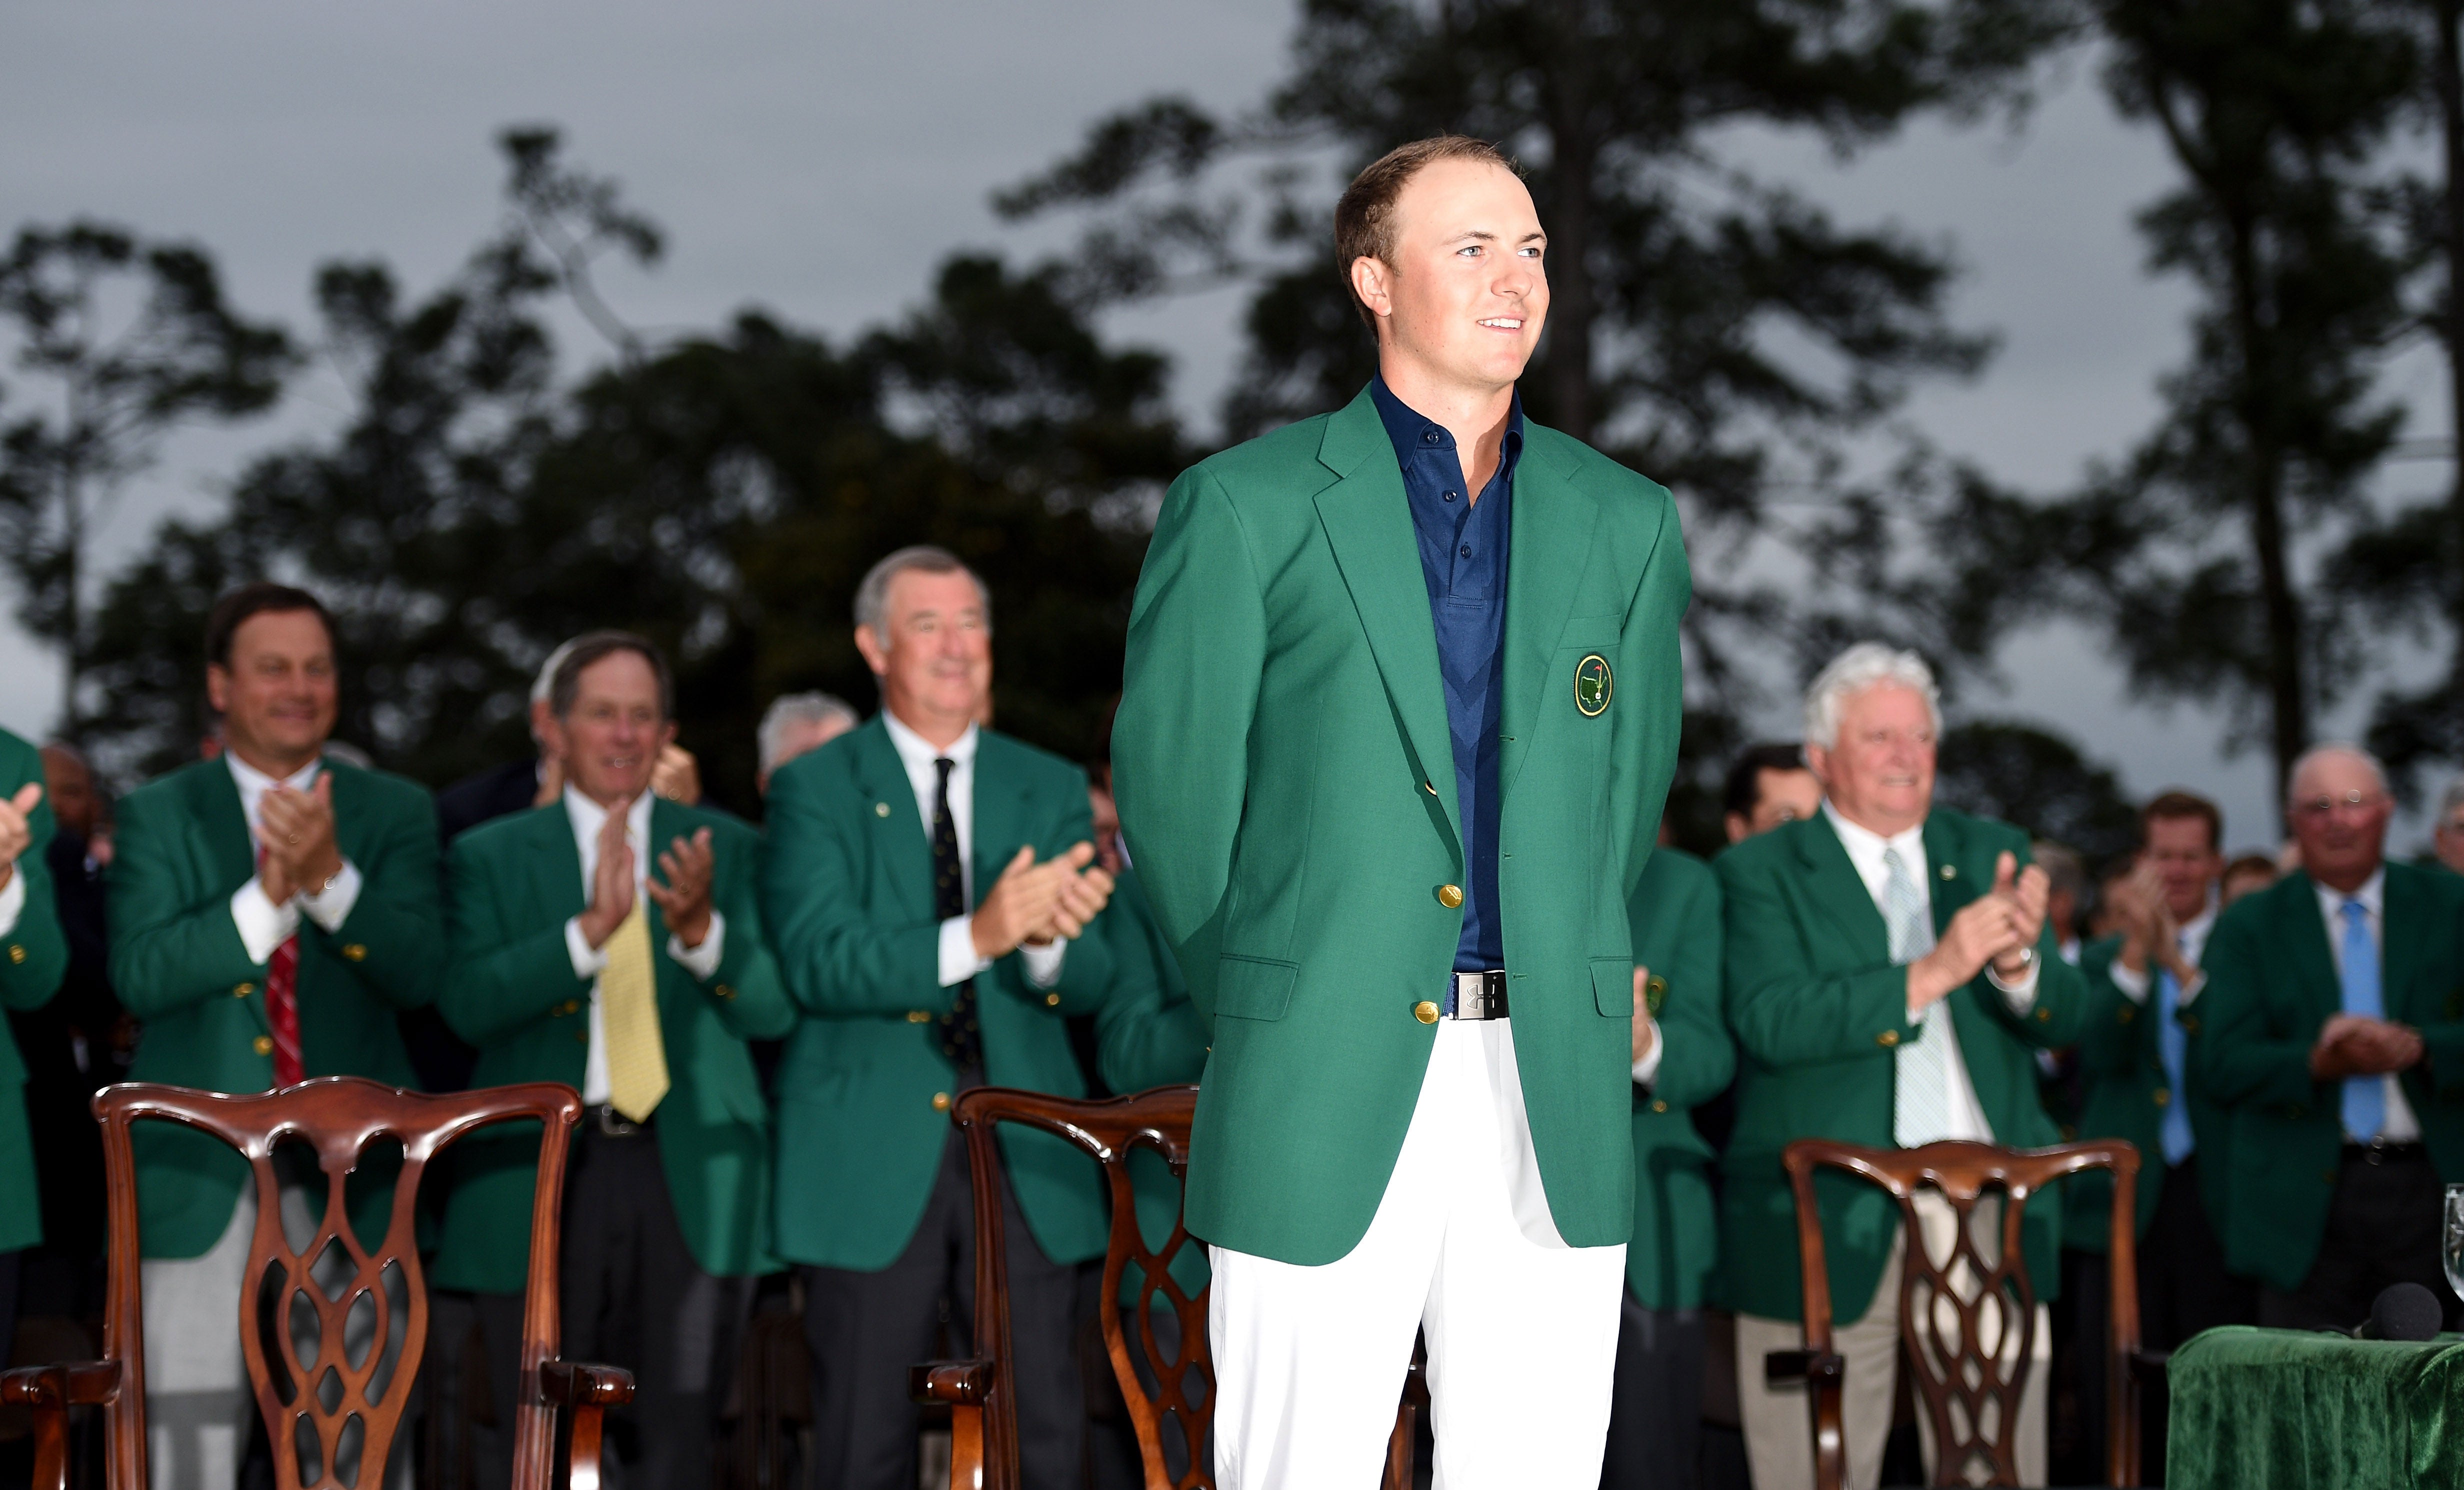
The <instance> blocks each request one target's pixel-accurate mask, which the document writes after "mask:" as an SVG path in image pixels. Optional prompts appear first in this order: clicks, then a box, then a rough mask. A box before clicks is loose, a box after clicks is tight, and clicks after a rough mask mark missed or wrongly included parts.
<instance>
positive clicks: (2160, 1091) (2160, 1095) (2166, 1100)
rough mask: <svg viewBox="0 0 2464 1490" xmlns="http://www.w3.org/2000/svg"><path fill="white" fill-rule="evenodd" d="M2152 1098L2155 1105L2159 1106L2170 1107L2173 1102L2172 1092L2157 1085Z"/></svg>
mask: <svg viewBox="0 0 2464 1490" xmlns="http://www.w3.org/2000/svg"><path fill="white" fill-rule="evenodd" d="M2154 1100H2155V1103H2156V1106H2158V1107H2171V1106H2172V1104H2173V1094H2172V1093H2171V1092H2169V1091H2167V1090H2166V1089H2165V1088H2164V1087H2162V1086H2159V1087H2157V1088H2156V1092H2155V1098H2154Z"/></svg>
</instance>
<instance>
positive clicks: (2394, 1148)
mask: <svg viewBox="0 0 2464 1490" xmlns="http://www.w3.org/2000/svg"><path fill="white" fill-rule="evenodd" d="M2344 1157H2345V1158H2347V1159H2358V1160H2360V1161H2361V1162H2362V1163H2364V1164H2395V1163H2399V1162H2401V1161H2404V1160H2407V1159H2427V1158H2429V1157H2430V1150H2429V1148H2428V1147H2427V1146H2426V1145H2423V1144H2418V1143H2409V1144H2391V1143H2388V1142H2387V1140H2386V1139H2383V1138H2373V1139H2371V1140H2370V1141H2369V1142H2368V1143H2365V1144H2362V1143H2355V1142H2354V1141H2353V1140H2351V1139H2349V1138H2347V1139H2345V1140H2344Z"/></svg>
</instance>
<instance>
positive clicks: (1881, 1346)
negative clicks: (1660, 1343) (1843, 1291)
mask: <svg viewBox="0 0 2464 1490" xmlns="http://www.w3.org/2000/svg"><path fill="white" fill-rule="evenodd" d="M1916 1209H1917V1222H1918V1224H1919V1225H1920V1226H1921V1227H1922V1228H1923V1229H1924V1232H1925V1252H1926V1255H1927V1256H1929V1257H1932V1258H1934V1259H1935V1260H1937V1261H1940V1260H1947V1258H1949V1256H1950V1253H1951V1245H1952V1238H1953V1236H1954V1235H1955V1233H1956V1231H1957V1228H1958V1225H1959V1215H1958V1213H1957V1212H1956V1211H1954V1210H1952V1209H1951V1206H1950V1202H1949V1201H1947V1200H1945V1199H1944V1198H1943V1197H1942V1195H1941V1193H1940V1192H1938V1191H1933V1190H1920V1191H1918V1192H1917V1194H1916ZM1970 1215H1971V1218H1970V1220H1969V1231H1970V1234H1971V1235H1972V1236H1973V1237H1974V1238H1975V1243H1976V1249H1977V1251H1978V1252H1979V1253H1981V1254H1982V1255H1984V1256H1986V1257H1988V1258H1991V1257H1993V1256H1995V1255H1997V1254H1999V1253H2000V1251H2001V1250H2002V1206H2001V1202H2000V1200H1999V1199H1998V1198H1997V1197H1995V1196H1992V1195H1988V1196H1986V1197H1985V1198H1984V1199H1983V1200H1981V1201H1979V1202H1978V1203H1977V1206H1976V1209H1975V1211H1974V1212H1972V1213H1970ZM1906 1244H1907V1229H1906V1228H1905V1227H1895V1228H1894V1229H1893V1233H1892V1237H1891V1255H1890V1258H1889V1260H1887V1261H1885V1262H1884V1263H1883V1264H1882V1277H1881V1282H1879V1283H1877V1284H1876V1285H1875V1288H1874V1302H1873V1304H1872V1305H1871V1306H1870V1307H1868V1308H1867V1309H1866V1310H1865V1317H1864V1318H1862V1319H1860V1320H1859V1321H1857V1322H1856V1323H1855V1324H1853V1325H1835V1326H1833V1327H1832V1331H1831V1344H1832V1348H1833V1349H1835V1350H1836V1351H1837V1352H1838V1353H1839V1355H1840V1356H1841V1357H1842V1358H1843V1359H1845V1360H1846V1361H1847V1363H1848V1370H1847V1375H1846V1377H1845V1378H1844V1379H1843V1380H1842V1381H1841V1382H1840V1402H1839V1417H1840V1433H1841V1436H1842V1437H1844V1438H1845V1439H1846V1447H1847V1450H1848V1486H1849V1490H1873V1487H1874V1486H1876V1485H1878V1484H1880V1483H1881V1479H1882V1449H1883V1446H1884V1445H1885V1443H1887V1442H1888V1440H1889V1438H1890V1436H1891V1407H1892V1402H1893V1400H1894V1396H1895V1394H1896V1392H1897V1390H1898V1386H1899V1369H1900V1262H1901V1253H1902V1249H1903V1247H1905V1246H1906ZM1951 1285H1952V1286H1953V1287H1955V1288H1958V1289H1960V1290H1962V1292H1963V1294H1972V1292H1973V1290H1974V1288H1975V1286H1976V1284H1975V1280H1974V1279H1973V1277H1972V1275H1970V1274H1969V1271H1968V1269H1967V1268H1966V1266H1965V1265H1963V1266H1961V1267H1959V1268H1956V1269H1954V1270H1953V1272H1952V1276H1951ZM1953 1318H1954V1316H1952V1315H1951V1314H1950V1313H1949V1312H1948V1309H1947V1305H1946V1306H1945V1311H1944V1315H1943V1334H1944V1336H1945V1338H1947V1339H1953V1340H1955V1339H1957V1330H1956V1329H1955V1328H1953V1327H1952V1323H1951V1322H1952V1320H1953ZM2013 1323H2015V1322H2013ZM2000 1324H2001V1322H2000V1321H1999V1320H1997V1319H1995V1318H1994V1317H1993V1311H1991V1310H1989V1309H1980V1310H1979V1311H1978V1318H1977V1326H1978V1328H1977V1333H1978V1334H1979V1335H1980V1336H1985V1337H1986V1338H1985V1339H1984V1340H1983V1341H1982V1342H1981V1343H1982V1344H1983V1345H1984V1346H1985V1347H1986V1348H1989V1349H1994V1350H1995V1351H1996V1352H1997V1353H1999V1354H2004V1355H2005V1356H2006V1358H2007V1357H2008V1356H2010V1355H2015V1353H2016V1351H2017V1350H2018V1348H2019V1336H2018V1331H2017V1330H2016V1329H2015V1328H2013V1329H2011V1330H2008V1331H2000ZM1804 1345H1805V1329H1804V1326H1802V1325H1801V1324H1799V1323H1798V1322H1797V1321H1795V1320H1776V1319H1764V1318H1762V1317H1760V1316H1758V1315H1752V1314H1740V1315H1738V1316H1737V1407H1738V1415H1739V1416H1740V1417H1741V1418H1742V1419H1743V1420H1744V1427H1745V1438H1746V1458H1747V1462H1748V1464H1749V1467H1750V1468H1751V1469H1752V1471H1753V1480H1754V1485H1755V1487H1756V1490H1798V1487H1804V1490H1812V1486H1813V1484H1814V1418H1813V1413H1812V1410H1811V1408H1810V1406H1809V1405H1808V1402H1807V1397H1806V1389H1805V1386H1804V1384H1803V1383H1793V1384H1791V1385H1789V1386H1785V1387H1774V1386H1771V1384H1770V1383H1769V1382H1768V1381H1767V1380H1766V1379H1765V1378H1764V1375H1763V1358H1764V1357H1765V1356H1767V1355H1769V1354H1770V1353H1771V1351H1773V1350H1796V1349H1801V1348H1804ZM2053 1369H2054V1328H2053V1317H2052V1314H2051V1313H2050V1311H2048V1310H2047V1309H2046V1307H2045V1306H2044V1305H2043V1304H2038V1305H2036V1331H2035V1344H2034V1348H2032V1350H2031V1351H2030V1360H2029V1364H2028V1385H2027V1386H2026V1388H2025V1389H2023V1390H2022V1391H2021V1392H2020V1394H2019V1442H2018V1444H2017V1449H2018V1456H2019V1482H2020V1483H2021V1484H2029V1485H2040V1484H2043V1483H2044V1482H2045V1401H2046V1389H2047V1383H2048V1381H2049V1380H2050V1378H2051V1377H2052V1375H2053ZM1985 1426H1986V1428H1987V1429H1988V1430H1989V1431H1991V1430H1994V1429H1998V1427H1999V1425H1998V1424H1995V1423H1992V1422H1991V1421H1989V1422H1988V1423H1987V1424H1986V1425H1985ZM1917 1433H1918V1435H1919V1437H1920V1439H1921V1440H1922V1442H1923V1452H1924V1455H1925V1476H1926V1478H1927V1479H1931V1478H1932V1477H1933V1472H1934V1459H1935V1453H1936V1450H1935V1444H1934V1441H1933V1420H1932V1418H1931V1417H1930V1416H1929V1415H1928V1414H1927V1413H1925V1409H1924V1407H1923V1406H1922V1404H1920V1406H1919V1407H1918V1409H1917Z"/></svg>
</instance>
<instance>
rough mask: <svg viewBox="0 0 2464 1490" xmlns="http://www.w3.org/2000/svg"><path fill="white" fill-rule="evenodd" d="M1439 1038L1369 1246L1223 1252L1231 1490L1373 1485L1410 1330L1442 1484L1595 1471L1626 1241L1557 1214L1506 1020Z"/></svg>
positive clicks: (1574, 1476)
mask: <svg viewBox="0 0 2464 1490" xmlns="http://www.w3.org/2000/svg"><path fill="white" fill-rule="evenodd" d="M1437 1035H1438V1039H1437V1048H1436V1050H1435V1051H1434V1052H1433V1053H1432V1055H1431V1056H1430V1058H1429V1069H1428V1074H1427V1076H1426V1077H1425V1078H1423V1080H1422V1081H1421V1084H1420V1096H1419V1103H1418V1105H1417V1106H1416V1107H1415V1108H1414V1110H1413V1113H1412V1126H1411V1128H1410V1130H1409V1131H1408V1132H1407V1133H1406V1134H1405V1135H1404V1138H1403V1150H1402V1152H1401V1153H1400V1154H1399V1155H1398V1156H1397V1158H1396V1160H1395V1172H1394V1173H1393V1174H1392V1175H1390V1176H1389V1177H1388V1179H1387V1181H1386V1194H1385V1196H1384V1198H1382V1199H1381V1200H1380V1201H1379V1202H1378V1205H1377V1214H1376V1216H1375V1217H1374V1218H1373V1219H1372V1220H1371V1221H1370V1223H1369V1231H1368V1233H1367V1235H1365V1236H1363V1237H1362V1238H1360V1243H1359V1245H1357V1246H1355V1247H1353V1249H1352V1251H1351V1252H1350V1253H1349V1254H1348V1255H1346V1256H1345V1257H1344V1258H1342V1259H1341V1260H1338V1261H1334V1262H1330V1263H1327V1264H1325V1265H1324V1266H1321V1267H1300V1266H1295V1265H1293V1264H1291V1263H1288V1262H1278V1261H1274V1260H1271V1259H1267V1258H1260V1257H1252V1256H1250V1255H1249V1254H1246V1253H1242V1252H1234V1251H1232V1250H1230V1249H1229V1248H1225V1247H1213V1248H1210V1249H1209V1253H1210V1256H1211V1257H1212V1259H1213V1261H1214V1264H1215V1282H1214V1292H1213V1295H1212V1297H1211V1299H1210V1301H1209V1304H1208V1310H1207V1325H1208V1330H1209V1332H1210V1334H1211V1336H1212V1338H1213V1343H1214V1347H1215V1371H1216V1407H1215V1478H1216V1483H1217V1484H1218V1485H1220V1486H1221V1487H1222V1490H1316V1487H1320V1486H1325V1487H1330V1490H1375V1486H1376V1484H1377V1482H1378V1479H1379V1476H1380V1475H1381V1474H1382V1473H1383V1471H1384V1467H1385V1457H1386V1441H1387V1436H1388V1435H1389V1434H1390V1433H1392V1432H1393V1430H1394V1427H1395V1413H1396V1408H1397V1405H1398V1403H1399V1402H1400V1400H1401V1394H1402V1388H1403V1378H1404V1374H1405V1372H1406V1371H1407V1370H1408V1369H1409V1368H1410V1365H1411V1359H1412V1337H1413V1334H1414V1332H1415V1331H1416V1330H1420V1331H1425V1332H1426V1335H1427V1339H1428V1349H1429V1364H1428V1381H1429V1394H1430V1398H1431V1402H1430V1424H1431V1427H1432V1429H1433V1430H1434V1432H1435V1433H1436V1435H1437V1464H1436V1490H1595V1486H1597V1485H1598V1483H1599V1476H1600V1449H1601V1444H1602V1441H1603V1440H1604V1439H1605V1437H1606V1436H1607V1434H1608V1423H1609V1400H1610V1387H1611V1383H1612V1380H1613V1378H1614V1377H1615V1374H1616V1364H1617V1320H1618V1309H1619V1302H1620V1299H1621V1297H1622V1291H1623V1289H1624V1286H1625V1248H1624V1247H1623V1246H1622V1245H1619V1246H1614V1247H1569V1246H1567V1245H1566V1244H1565V1242H1564V1241H1563V1240H1562V1239H1560V1238H1558V1236H1557V1232H1556V1228H1555V1226H1554V1225H1553V1224H1552V1223H1551V1221H1550V1220H1549V1217H1548V1214H1547V1209H1546V1205H1545V1202H1544V1200H1543V1197H1542V1196H1541V1195H1540V1190H1539V1185H1538V1175H1537V1172H1536V1170H1535V1169H1534V1168H1533V1165H1532V1161H1531V1138H1530V1131H1529V1123H1528V1121H1527V1119H1526V1117H1525V1114H1524V1110H1523V1087H1522V1082H1521V1078H1520V1077H1519V1075H1518V1074H1517V1072H1516V1069H1515V1063H1514V1040H1513V1032H1512V1030H1511V1028H1510V1027H1509V1025H1508V1022H1507V1020H1504V1019H1490V1020H1463V1021H1458V1020H1454V1019H1446V1020H1443V1021H1441V1022H1440V1024H1439V1025H1438V1031H1437ZM1518 1200H1519V1201H1520V1204H1519V1205H1518Z"/></svg>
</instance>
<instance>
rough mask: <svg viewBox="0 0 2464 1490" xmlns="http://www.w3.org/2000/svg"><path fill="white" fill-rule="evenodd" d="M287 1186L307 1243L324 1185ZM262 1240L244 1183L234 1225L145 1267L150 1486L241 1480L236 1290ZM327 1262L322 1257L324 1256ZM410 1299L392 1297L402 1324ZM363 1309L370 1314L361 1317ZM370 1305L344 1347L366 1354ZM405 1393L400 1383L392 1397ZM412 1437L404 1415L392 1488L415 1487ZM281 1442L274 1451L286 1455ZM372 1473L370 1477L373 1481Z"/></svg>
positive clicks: (319, 1270)
mask: <svg viewBox="0 0 2464 1490" xmlns="http://www.w3.org/2000/svg"><path fill="white" fill-rule="evenodd" d="M314 1194H315V1198H314V1200H313V1201H312V1200H311V1198H310V1195H311V1191H310V1190H309V1189H308V1187H306V1186H302V1185H297V1184H288V1183H286V1184H285V1185H284V1186H283V1187H282V1221H283V1231H284V1233H285V1235H286V1236H287V1237H288V1238H290V1240H291V1241H292V1243H293V1245H295V1246H299V1245H305V1244H306V1242H307V1240H308V1239H309V1238H312V1237H314V1236H315V1235H316V1231H317V1227H318V1225H319V1215H318V1212H319V1210H320V1209H321V1208H322V1206H323V1204H324V1199H325V1196H324V1189H323V1186H322V1185H319V1186H318V1187H317V1189H316V1190H315V1192H314ZM255 1239H256V1182H255V1180H254V1179H253V1178H251V1179H250V1180H249V1181H248V1182H247V1183H246V1184H244V1185H242V1186H241V1187H240V1192H239V1200H238V1202H237V1203H236V1204H235V1205H233V1206H232V1207H231V1223H230V1224H229V1225H227V1226H225V1227H224V1228H223V1234H222V1237H221V1238H220V1239H219V1240H217V1241H216V1242H215V1243H214V1244H213V1246H211V1247H210V1248H209V1249H207V1251H206V1252H205V1254H204V1255H203V1256H201V1257H193V1258H154V1259H148V1260H145V1261H143V1262H142V1263H140V1264H139V1275H138V1276H139V1282H140V1285H141V1287H142V1288H143V1292H144V1304H145V1469H146V1479H147V1481H148V1483H149V1485H150V1487H151V1490H232V1487H233V1485H234V1484H235V1483H236V1481H237V1480H238V1479H239V1467H240V1457H241V1456H242V1455H244V1454H245V1453H247V1451H248V1439H249V1433H250V1430H251V1428H252V1427H253V1423H252V1421H251V1419H252V1417H253V1414H254V1413H255V1412H256V1398H255V1394H254V1393H253V1391H250V1389H249V1384H248V1362H247V1358H246V1357H244V1356H243V1355H242V1354H241V1353H240V1343H239V1308H240V1290H241V1288H242V1286H243V1285H244V1284H245V1282H246V1279H247V1274H248V1253H249V1248H250V1246H251V1244H253V1242H254V1241H255ZM320 1261H321V1260H320ZM315 1276H316V1277H317V1279H318V1281H319V1282H322V1283H323V1284H325V1286H326V1287H327V1288H328V1289H329V1291H334V1292H339V1291H340V1290H341V1286H342V1283H343V1282H345V1281H347V1280H348V1278H349V1277H350V1273H349V1269H348V1268H347V1267H343V1268H341V1270H340V1273H339V1275H338V1274H337V1272H336V1270H335V1269H333V1268H330V1267H324V1266H319V1267H316V1268H315ZM404 1307H405V1305H404V1303H403V1301H401V1300H399V1299H397V1300H396V1301H395V1315H396V1318H397V1320H398V1321H399V1320H401V1319H404V1318H407V1315H405V1314H404V1312H403V1310H404ZM363 1313H365V1314H367V1318H366V1319H365V1320H364V1321H363V1317H362V1315H363ZM373 1326H374V1317H373V1314H372V1313H371V1312H369V1311H362V1312H361V1313H354V1314H352V1315H350V1316H348V1317H347V1318H346V1322H345V1326H344V1335H343V1346H344V1349H345V1350H346V1351H347V1352H348V1353H349V1354H350V1355H351V1356H352V1357H353V1358H354V1359H359V1360H364V1359H365V1358H366V1356H365V1351H366V1348H367V1347H368V1345H369V1344H370V1343H371V1340H370V1337H371V1336H372V1335H373V1333H374V1328H373ZM314 1343H315V1336H314V1334H313V1333H311V1334H310V1335H308V1336H306V1337H305V1338H304V1339H303V1340H302V1341H301V1343H300V1344H301V1349H302V1355H303V1358H304V1357H305V1356H306V1355H308V1354H310V1353H313V1349H314ZM407 1390H408V1384H407V1383H404V1382H401V1381H395V1382H393V1383H392V1384H390V1385H389V1386H388V1387H387V1389H386V1391H387V1394H388V1395H390V1394H392V1393H394V1392H399V1391H407ZM410 1436H411V1430H410V1419H409V1418H408V1417H406V1418H405V1419H404V1421H403V1424H402V1426H401V1427H400V1428H398V1429H397V1430H396V1431H395V1435H394V1442H395V1447H396V1450H397V1452H396V1453H395V1454H394V1455H393V1457H392V1464H391V1466H390V1468H391V1470H392V1473H390V1474H388V1475H387V1476H385V1479H387V1480H389V1481H391V1482H392V1483H393V1484H394V1485H396V1486H402V1485H407V1484H408V1483H409V1479H408V1474H409V1470H410V1467H411V1465H410V1456H409V1454H408V1453H407V1452H405V1450H406V1447H407V1444H408V1442H409V1439H410ZM284 1447H285V1446H284V1445H276V1446H275V1452H276V1453H280V1452H283V1449H284ZM358 1468H359V1465H358V1462H357V1457H356V1456H352V1457H350V1458H348V1459H347V1460H346V1461H345V1462H343V1463H342V1464H341V1465H338V1466H337V1469H338V1473H341V1472H344V1471H347V1473H342V1478H343V1479H346V1480H347V1479H349V1478H351V1476H353V1475H356V1474H357V1472H358ZM373 1478H374V1477H371V1479H372V1481H373Z"/></svg>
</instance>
